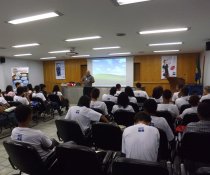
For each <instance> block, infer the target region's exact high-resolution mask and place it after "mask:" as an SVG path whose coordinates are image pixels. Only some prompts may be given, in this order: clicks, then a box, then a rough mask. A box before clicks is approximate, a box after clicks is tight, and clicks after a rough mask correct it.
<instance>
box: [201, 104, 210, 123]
mask: <svg viewBox="0 0 210 175" xmlns="http://www.w3.org/2000/svg"><path fill="white" fill-rule="evenodd" d="M198 114H199V116H200V117H201V118H202V119H204V120H210V115H209V114H210V103H208V102H202V103H199V105H198Z"/></svg>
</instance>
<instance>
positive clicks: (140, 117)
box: [134, 112, 151, 125]
mask: <svg viewBox="0 0 210 175" xmlns="http://www.w3.org/2000/svg"><path fill="white" fill-rule="evenodd" d="M134 121H135V124H138V123H144V124H146V125H149V124H150V123H151V116H150V115H148V114H146V113H145V112H138V113H137V114H136V115H135V117H134Z"/></svg>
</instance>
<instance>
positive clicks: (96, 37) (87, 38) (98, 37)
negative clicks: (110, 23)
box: [66, 36, 101, 42]
mask: <svg viewBox="0 0 210 175" xmlns="http://www.w3.org/2000/svg"><path fill="white" fill-rule="evenodd" d="M100 38H101V36H88V37H82V38H72V39H67V40H66V41H68V42H73V41H84V40H93V39H100Z"/></svg>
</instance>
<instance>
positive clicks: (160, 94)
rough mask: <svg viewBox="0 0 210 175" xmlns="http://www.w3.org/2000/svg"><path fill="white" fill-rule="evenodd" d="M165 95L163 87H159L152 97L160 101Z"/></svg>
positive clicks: (155, 89) (154, 90)
mask: <svg viewBox="0 0 210 175" xmlns="http://www.w3.org/2000/svg"><path fill="white" fill-rule="evenodd" d="M162 94H163V87H162V86H157V87H155V88H154V89H153V92H152V97H153V98H155V99H159V98H160V97H161V96H162Z"/></svg>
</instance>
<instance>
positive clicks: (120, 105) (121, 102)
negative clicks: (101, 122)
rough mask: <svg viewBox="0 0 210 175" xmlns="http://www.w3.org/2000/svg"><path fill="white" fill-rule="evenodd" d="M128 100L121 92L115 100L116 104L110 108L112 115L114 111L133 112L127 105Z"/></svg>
mask: <svg viewBox="0 0 210 175" xmlns="http://www.w3.org/2000/svg"><path fill="white" fill-rule="evenodd" d="M128 104H129V99H128V95H127V94H126V93H125V92H121V93H120V95H119V96H118V99H117V104H116V105H114V106H113V108H112V114H114V113H115V112H116V111H119V110H124V111H129V112H134V110H133V107H132V106H130V105H128Z"/></svg>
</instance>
